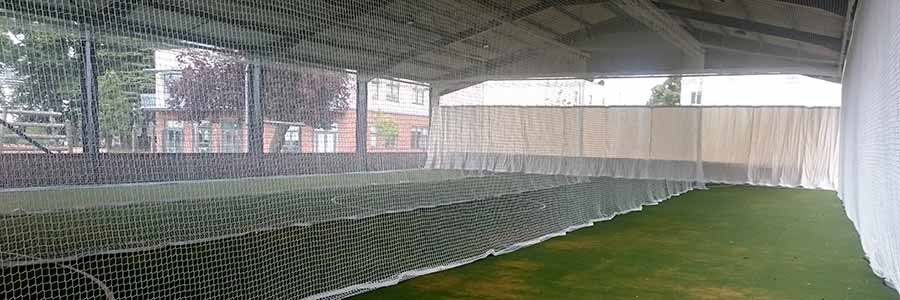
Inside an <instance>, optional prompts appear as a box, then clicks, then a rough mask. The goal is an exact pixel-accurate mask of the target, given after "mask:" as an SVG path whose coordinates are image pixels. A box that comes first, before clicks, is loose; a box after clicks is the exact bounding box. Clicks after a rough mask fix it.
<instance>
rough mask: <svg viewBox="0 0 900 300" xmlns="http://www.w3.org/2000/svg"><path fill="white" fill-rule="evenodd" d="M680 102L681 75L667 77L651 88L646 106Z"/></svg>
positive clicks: (670, 104)
mask: <svg viewBox="0 0 900 300" xmlns="http://www.w3.org/2000/svg"><path fill="white" fill-rule="evenodd" d="M680 104H681V77H680V76H675V77H669V78H668V79H666V81H665V82H663V83H662V84H659V85H657V86H654V87H653V89H652V90H651V94H650V100H648V101H647V105H648V106H674V105H680Z"/></svg>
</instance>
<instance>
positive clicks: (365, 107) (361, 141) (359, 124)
mask: <svg viewBox="0 0 900 300" xmlns="http://www.w3.org/2000/svg"><path fill="white" fill-rule="evenodd" d="M371 79H372V78H371V76H370V75H368V74H363V73H359V74H356V154H359V155H360V156H361V158H362V159H363V160H364V161H365V160H366V156H367V155H365V154H366V145H368V136H369V135H368V132H369V119H368V115H369V80H371Z"/></svg>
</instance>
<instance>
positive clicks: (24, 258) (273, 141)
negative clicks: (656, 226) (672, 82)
mask: <svg viewBox="0 0 900 300" xmlns="http://www.w3.org/2000/svg"><path fill="white" fill-rule="evenodd" d="M500 2H503V3H502V4H501V3H500ZM601 2H605V1H570V0H555V1H357V0H354V1H339V2H335V1H321V0H316V1H256V2H248V1H230V0H229V1H183V0H164V1H156V0H153V1H151V0H125V1H118V0H113V1H88V0H84V1H49V0H10V1H3V2H0V96H2V98H0V114H2V115H0V117H2V118H0V120H2V121H3V123H4V124H5V125H4V126H2V127H0V154H2V155H0V179H2V180H0V228H2V229H0V286H2V288H0V298H4V299H39V298H78V299H89V298H99V299H103V298H105V299H148V298H254V299H272V298H279V299H280V298H305V299H340V298H346V297H349V296H352V295H355V294H358V293H362V292H365V291H368V290H371V289H374V288H378V287H382V286H386V285H391V284H395V283H397V282H398V281H400V280H403V279H406V278H409V277H413V276H418V275H422V274H427V273H431V272H436V271H440V270H444V269H447V268H452V267H456V266H459V265H462V264H466V263H469V262H473V261H475V260H478V259H481V258H484V257H487V256H490V255H499V254H503V253H507V252H510V251H515V250H516V249H519V248H521V247H525V246H528V245H531V244H534V243H538V242H540V241H543V240H545V239H548V238H552V237H555V236H559V235H563V234H565V233H566V232H569V231H571V230H575V229H578V228H581V227H584V226H589V225H591V224H593V222H597V221H602V220H608V219H610V218H613V217H614V216H616V215H618V214H623V213H627V212H631V211H635V210H640V209H641V207H643V206H644V205H653V204H657V203H659V202H661V201H663V200H666V199H668V198H670V197H672V196H674V195H678V194H681V193H684V192H687V191H689V190H691V189H694V188H700V187H703V184H704V183H705V182H737V183H745V182H746V183H754V184H773V185H791V186H806V187H822V188H830V187H832V186H833V185H834V184H835V183H836V180H834V178H833V177H834V174H835V173H836V166H835V165H834V163H833V161H834V159H835V157H836V155H837V151H836V150H835V143H836V135H837V126H836V121H835V119H836V116H837V114H838V112H837V110H836V109H833V108H801V107H793V108H747V107H736V108H735V107H710V108H707V107H704V108H699V107H668V106H661V107H652V108H650V107H643V106H641V107H607V106H604V105H606V102H605V101H606V100H605V98H604V97H605V96H603V92H602V91H598V90H597V88H598V86H600V85H599V84H598V82H597V81H592V80H584V79H578V80H575V79H572V80H544V81H524V82H518V81H517V82H514V81H492V82H491V83H494V84H499V85H505V86H507V87H510V88H512V89H516V90H519V91H520V93H518V95H519V96H511V95H513V94H509V93H505V92H503V93H499V94H498V93H496V90H492V89H486V88H485V87H484V85H481V84H479V83H481V82H484V81H486V80H488V79H491V78H501V77H502V78H507V77H508V78H519V77H529V78H530V77H537V76H541V75H545V74H556V73H559V72H566V73H570V74H571V73H580V72H586V68H587V67H588V65H589V64H590V63H591V62H592V60H591V59H590V58H589V55H587V54H586V53H584V52H583V51H582V50H579V49H577V48H575V47H572V45H571V43H572V42H573V41H574V40H575V39H576V38H578V37H583V36H584V35H585V30H584V29H585V28H583V27H584V24H579V22H574V23H573V22H569V21H565V20H568V19H565V18H558V15H554V14H564V15H568V16H569V17H568V18H569V19H581V20H582V21H583V22H585V23H589V24H603V23H604V22H607V21H610V20H613V21H616V20H618V21H616V22H620V21H621V19H616V20H614V19H615V18H616V14H615V13H613V12H611V11H610V8H609V7H608V6H606V4H605V3H601ZM614 2H615V3H618V4H617V5H627V4H628V3H638V2H629V1H614ZM647 3H649V2H647ZM576 5H577V6H576ZM551 8H553V9H551ZM575 8H578V9H575ZM528 18H539V19H541V20H542V22H540V24H538V23H535V22H531V21H529V20H528ZM628 22H630V21H628ZM542 24H543V25H542ZM508 90H509V89H507V91H508ZM525 94H540V97H539V98H538V101H537V102H534V103H526V101H524V99H525V98H526V97H523V96H522V95H525ZM670 97H677V96H671V95H670ZM695 98H696V99H694V100H692V101H695V100H696V103H694V102H691V103H692V104H699V97H695ZM494 100H498V101H501V102H502V103H505V104H503V105H497V104H495V103H491V101H494ZM504 101H505V102H504ZM640 101H641V102H642V103H639V104H652V103H643V101H644V99H641V100H640ZM667 101H675V102H674V103H669V105H672V104H677V102H678V101H677V99H676V100H673V99H669V100H667ZM800 144H804V145H810V146H809V147H805V148H801V147H799V146H798V145H800Z"/></svg>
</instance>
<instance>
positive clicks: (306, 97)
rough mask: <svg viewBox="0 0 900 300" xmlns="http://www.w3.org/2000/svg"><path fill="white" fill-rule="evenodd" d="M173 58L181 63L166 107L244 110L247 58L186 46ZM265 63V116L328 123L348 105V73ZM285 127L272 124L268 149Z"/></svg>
mask: <svg viewBox="0 0 900 300" xmlns="http://www.w3.org/2000/svg"><path fill="white" fill-rule="evenodd" d="M178 61H179V64H180V65H182V66H184V67H183V68H182V70H181V75H180V76H179V78H178V79H177V80H174V81H173V82H171V83H169V89H170V90H171V91H172V97H171V98H169V99H168V103H167V105H168V106H169V107H170V108H172V109H176V110H179V111H182V112H183V113H185V114H186V115H187V116H189V117H190V118H191V119H192V120H194V121H199V120H203V119H206V118H210V117H214V116H216V115H217V114H219V113H222V112H232V113H233V112H242V111H244V101H245V98H244V87H245V84H246V77H245V69H246V67H247V63H246V62H245V61H244V60H243V59H242V58H241V57H240V56H238V55H231V54H226V53H213V52H209V51H204V50H190V51H184V52H183V53H180V54H179V55H178ZM266 69H267V71H266V73H265V76H264V77H263V78H264V79H263V80H264V82H263V85H264V86H265V103H264V105H263V107H264V110H265V111H264V115H265V118H266V119H267V120H273V121H281V122H293V123H303V124H305V125H307V126H311V127H314V128H330V127H331V125H332V124H334V123H335V122H337V120H338V119H339V118H340V117H341V116H342V115H343V114H344V113H345V112H346V111H348V110H349V109H350V103H349V100H350V87H351V86H350V77H349V76H348V75H347V74H346V73H344V72H337V71H326V70H317V69H302V70H298V69H297V68H294V67H292V66H287V65H282V64H269V65H266ZM288 127H289V126H288V125H285V124H275V126H274V129H275V130H274V133H273V134H272V139H271V140H270V142H269V151H272V152H279V151H281V148H282V145H283V144H284V134H285V132H287V129H288Z"/></svg>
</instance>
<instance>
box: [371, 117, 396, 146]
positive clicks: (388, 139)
mask: <svg viewBox="0 0 900 300" xmlns="http://www.w3.org/2000/svg"><path fill="white" fill-rule="evenodd" d="M374 128H375V131H376V132H377V133H378V136H379V137H381V139H382V142H381V143H382V146H384V147H386V148H387V147H390V146H391V145H394V144H395V142H396V141H397V136H398V135H399V134H400V124H397V122H395V121H394V120H393V119H391V118H389V117H387V116H385V115H384V114H383V113H377V114H376V115H375V126H374Z"/></svg>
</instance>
